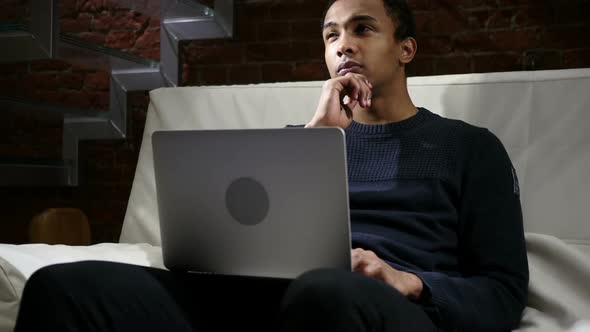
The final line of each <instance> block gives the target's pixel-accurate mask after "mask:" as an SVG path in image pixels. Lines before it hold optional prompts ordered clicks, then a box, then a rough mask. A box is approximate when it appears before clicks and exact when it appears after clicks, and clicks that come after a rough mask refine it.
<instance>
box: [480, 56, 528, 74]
mask: <svg viewBox="0 0 590 332" xmlns="http://www.w3.org/2000/svg"><path fill="white" fill-rule="evenodd" d="M522 69H523V64H522V56H521V54H520V53H490V54H482V55H474V56H473V71H474V72H476V73H490V72H503V71H518V70H522Z"/></svg>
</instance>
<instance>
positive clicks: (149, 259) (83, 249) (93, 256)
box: [0, 243, 164, 332]
mask: <svg viewBox="0 0 590 332" xmlns="http://www.w3.org/2000/svg"><path fill="white" fill-rule="evenodd" d="M83 260H102V261H113V262H120V263H128V264H135V265H141V266H151V267H156V268H164V264H163V262H162V251H161V249H160V247H156V246H152V245H150V244H145V243H142V244H123V243H102V244H96V245H92V246H67V245H47V244H23V245H10V244H0V332H8V331H12V330H13V328H14V324H15V320H16V315H17V312H18V307H19V304H20V297H21V294H22V292H23V289H24V285H25V283H26V281H27V279H28V278H29V277H30V276H31V275H32V274H33V273H34V272H35V271H37V270H38V269H40V268H42V267H45V266H48V265H52V264H58V263H68V262H76V261H83Z"/></svg>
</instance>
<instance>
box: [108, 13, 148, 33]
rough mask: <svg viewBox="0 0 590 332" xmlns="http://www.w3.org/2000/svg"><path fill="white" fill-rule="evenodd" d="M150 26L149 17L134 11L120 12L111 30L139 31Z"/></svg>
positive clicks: (116, 15)
mask: <svg viewBox="0 0 590 332" xmlns="http://www.w3.org/2000/svg"><path fill="white" fill-rule="evenodd" d="M147 24H148V17H147V16H143V15H141V13H137V12H134V11H120V12H117V13H116V14H115V15H114V16H113V21H112V23H111V27H110V28H111V29H117V30H133V31H138V30H140V29H142V28H143V27H144V26H146V25H147Z"/></svg>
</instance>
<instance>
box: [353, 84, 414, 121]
mask: <svg viewBox="0 0 590 332" xmlns="http://www.w3.org/2000/svg"><path fill="white" fill-rule="evenodd" d="M417 112H418V110H417V109H416V106H414V103H413V102H412V99H411V98H410V95H409V93H408V87H407V84H406V80H405V78H401V79H400V80H396V81H394V82H392V84H391V85H390V86H385V87H382V88H376V89H375V90H374V91H373V98H372V99H371V107H370V108H367V109H363V108H361V107H360V106H357V109H356V110H355V112H354V120H355V121H357V122H359V123H363V124H385V123H391V122H399V121H402V120H405V119H407V118H410V117H412V116H414V115H415V114H416V113H417Z"/></svg>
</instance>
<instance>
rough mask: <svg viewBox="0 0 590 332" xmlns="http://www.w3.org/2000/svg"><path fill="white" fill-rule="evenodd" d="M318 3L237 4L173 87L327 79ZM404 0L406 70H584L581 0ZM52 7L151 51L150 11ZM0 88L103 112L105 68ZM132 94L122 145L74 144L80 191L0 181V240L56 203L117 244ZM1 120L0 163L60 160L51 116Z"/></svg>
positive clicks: (78, 31)
mask: <svg viewBox="0 0 590 332" xmlns="http://www.w3.org/2000/svg"><path fill="white" fill-rule="evenodd" d="M29 1H33V0H29ZM29 1H27V0H0V6H1V7H2V8H3V11H2V12H1V13H0V20H4V21H6V20H16V21H18V20H22V17H24V16H25V15H26V13H27V12H28V10H27V6H28V3H29ZM207 3H212V1H207ZM325 3H326V1H325V0H274V1H272V0H237V1H236V35H235V38H233V39H231V40H216V41H193V42H187V43H184V45H183V46H182V48H181V49H182V56H183V62H184V75H183V83H184V84H185V85H210V84H242V83H243V84H245V83H259V82H280V81H292V80H322V79H325V78H327V71H326V70H325V68H324V63H323V44H322V41H321V32H320V22H321V19H322V14H323V9H324V6H325ZM410 4H411V6H412V8H413V9H414V10H415V12H416V17H417V25H418V44H419V51H418V56H417V58H416V59H415V61H414V62H413V63H412V64H411V65H410V66H409V68H408V71H409V74H410V75H437V74H454V73H470V72H493V71H513V70H516V71H518V70H544V69H559V68H581V67H590V38H588V36H589V35H590V19H588V18H587V14H588V13H590V1H588V0H562V1H556V0H534V1H533V0H410ZM60 6H61V21H60V23H61V29H62V31H64V32H67V33H70V34H75V35H77V36H79V37H81V38H84V39H86V40H92V41H95V42H97V43H99V44H101V45H106V46H109V47H115V48H119V49H122V50H124V51H126V52H129V53H132V54H136V55H140V56H145V57H149V58H151V59H154V60H157V59H158V58H159V40H158V39H159V21H158V20H157V18H153V17H149V16H146V15H142V14H141V13H135V12H131V11H129V10H127V9H125V8H122V7H121V6H117V5H115V4H114V3H113V2H110V1H107V0H61V3H60ZM0 90H1V91H2V92H1V93H0V94H1V95H3V96H20V97H23V98H26V99H29V100H35V101H39V102H44V103H52V104H59V105H67V106H77V107H89V108H94V109H98V110H106V109H107V105H108V72H107V71H105V70H97V69H96V68H92V66H90V67H88V66H82V65H80V64H75V63H74V64H72V63H69V62H64V61H34V62H27V63H17V64H3V65H0ZM131 99H132V101H131V102H130V109H131V110H132V111H131V120H132V121H131V122H130V126H131V128H130V132H131V133H132V134H131V135H130V138H129V140H127V141H125V142H123V141H100V142H83V143H82V144H81V145H80V156H81V166H80V167H81V169H80V172H81V185H80V186H79V187H77V188H32V189H31V188H27V189H24V188H20V189H19V188H16V189H15V188H0V201H1V202H2V203H3V206H2V211H0V213H1V214H2V216H1V218H0V220H2V221H1V222H0V242H9V243H23V242H25V241H26V227H27V224H28V222H29V220H30V219H31V217H32V216H33V215H34V214H36V213H38V212H40V211H42V210H43V209H45V208H49V207H54V206H73V207H79V208H81V209H82V210H84V212H86V213H87V214H88V216H89V218H90V220H91V223H92V231H93V235H94V239H93V240H94V241H95V242H103V241H116V240H117V238H118V234H119V232H120V228H121V223H122V221H123V217H124V213H125V209H126V204H127V199H128V196H129V192H130V189H131V181H132V179H133V174H134V171H135V163H136V160H137V154H138V149H139V145H140V143H141V141H140V139H141V134H142V131H143V124H144V121H145V110H146V105H147V98H146V94H145V93H135V94H134V95H133V98H131ZM23 111H26V110H23ZM0 112H2V111H1V110H0ZM0 117H1V118H2V121H0V133H1V134H0V135H3V136H1V137H3V139H1V140H0V158H5V157H23V158H27V157H36V158H58V157H59V154H60V151H61V150H60V149H61V145H60V144H61V123H60V121H58V120H56V119H55V118H51V117H50V118H49V119H48V118H43V119H42V120H40V118H39V117H36V116H31V115H30V112H28V113H26V112H23V113H15V112H4V113H0Z"/></svg>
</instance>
